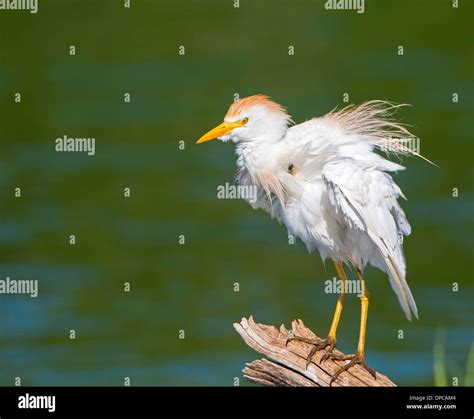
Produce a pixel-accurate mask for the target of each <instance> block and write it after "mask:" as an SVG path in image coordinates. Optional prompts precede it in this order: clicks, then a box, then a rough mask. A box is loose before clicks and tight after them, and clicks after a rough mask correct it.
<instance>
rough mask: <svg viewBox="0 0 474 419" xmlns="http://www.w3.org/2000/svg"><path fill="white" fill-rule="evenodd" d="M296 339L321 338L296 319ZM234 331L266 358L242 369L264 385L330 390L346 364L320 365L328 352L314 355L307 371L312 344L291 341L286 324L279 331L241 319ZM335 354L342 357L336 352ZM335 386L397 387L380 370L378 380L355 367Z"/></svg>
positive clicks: (246, 376)
mask: <svg viewBox="0 0 474 419" xmlns="http://www.w3.org/2000/svg"><path fill="white" fill-rule="evenodd" d="M291 325H292V332H293V335H294V336H302V337H306V338H309V339H320V338H318V336H316V335H315V334H314V333H313V332H312V331H311V330H310V329H308V328H307V327H306V326H305V325H304V323H303V322H302V321H301V320H293V322H292V324H291ZM234 328H235V330H236V331H237V332H238V333H239V335H240V336H241V337H242V339H243V340H244V342H245V343H246V344H247V345H248V346H250V347H251V348H252V349H254V350H255V351H257V352H259V353H261V354H263V355H265V356H266V357H267V358H263V359H257V360H255V361H252V362H250V363H248V364H246V366H245V368H244V369H243V373H244V377H245V378H247V379H248V380H250V381H252V382H254V383H257V384H262V385H264V386H289V387H328V386H329V382H330V380H331V377H332V375H333V374H334V373H335V372H336V371H337V369H338V368H339V367H340V366H341V365H344V362H346V361H335V360H326V361H324V362H323V363H321V364H320V363H319V360H320V359H321V356H322V355H324V353H325V350H321V351H318V352H316V353H315V354H314V356H313V359H312V362H311V364H310V365H309V366H308V369H306V368H305V367H306V357H307V355H308V353H309V351H310V350H311V345H309V344H307V343H305V342H301V341H296V340H293V341H290V342H289V343H288V345H286V341H287V338H288V336H289V334H288V333H289V332H288V330H287V329H286V328H285V326H284V325H281V326H280V328H279V329H277V328H276V327H275V326H268V325H265V324H260V323H256V322H255V321H254V319H253V317H252V316H250V317H249V318H248V319H246V318H242V320H241V321H240V323H234ZM334 353H336V354H342V352H340V351H339V350H337V349H335V350H334ZM332 386H333V387H394V386H396V384H395V383H393V382H392V381H391V380H390V379H389V378H388V377H387V376H385V375H384V374H382V373H380V372H378V371H377V379H376V380H375V379H374V378H373V377H372V376H371V375H370V373H369V372H368V371H366V370H365V369H364V368H362V367H361V366H360V365H355V366H354V367H352V368H351V369H350V370H349V371H345V372H343V373H342V374H341V375H340V376H339V377H338V378H337V379H336V380H335V381H334V382H333V383H332Z"/></svg>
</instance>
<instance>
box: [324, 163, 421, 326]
mask: <svg viewBox="0 0 474 419" xmlns="http://www.w3.org/2000/svg"><path fill="white" fill-rule="evenodd" d="M384 162H385V163H384ZM392 165H393V163H391V162H389V161H387V160H385V159H382V158H380V159H379V160H376V161H375V162H371V163H370V164H368V163H367V162H362V161H358V160H355V159H353V158H350V157H339V158H334V159H331V160H330V161H329V162H328V163H326V164H325V166H324V167H323V171H322V178H323V180H324V182H325V183H326V185H327V188H328V191H329V199H330V202H331V204H332V206H333V207H334V209H335V211H336V212H337V213H338V214H340V215H341V216H342V218H343V219H344V220H345V222H346V224H347V226H348V227H349V228H351V229H356V230H362V231H364V232H366V233H367V235H368V236H369V237H370V239H371V240H372V242H373V243H374V244H375V246H376V248H377V249H378V251H379V253H380V256H381V258H382V261H383V265H384V268H385V270H386V272H387V273H388V276H389V278H390V283H391V285H392V288H393V290H394V291H395V293H396V295H397V297H398V300H399V302H400V305H401V306H402V308H403V311H404V312H405V315H406V316H407V318H408V319H409V320H410V319H411V312H413V314H414V315H415V317H417V318H418V310H417V307H416V303H415V300H414V298H413V295H412V293H411V291H410V288H409V287H408V284H407V282H406V280H405V273H406V270H405V258H404V255H403V248H402V244H401V240H400V238H401V237H402V235H408V234H410V225H409V223H408V221H407V219H406V217H405V214H404V212H403V210H402V208H401V207H400V205H399V204H398V202H397V198H398V197H400V196H402V197H403V194H402V192H401V191H400V188H399V187H398V186H397V185H396V184H395V182H394V181H393V179H392V177H391V176H390V175H389V174H388V173H386V172H385V171H390V170H393V166H392ZM397 166H398V165H397ZM399 167H400V166H399ZM410 310H411V312H410Z"/></svg>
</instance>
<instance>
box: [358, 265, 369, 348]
mask: <svg viewBox="0 0 474 419" xmlns="http://www.w3.org/2000/svg"><path fill="white" fill-rule="evenodd" d="M357 275H358V276H359V281H360V282H361V285H362V297H360V330H359V342H358V343H357V353H358V354H359V355H362V356H364V354H365V351H364V347H365V333H366V330H367V314H368V312H369V292H368V291H367V288H366V286H365V281H364V277H363V276H362V273H361V272H359V271H357Z"/></svg>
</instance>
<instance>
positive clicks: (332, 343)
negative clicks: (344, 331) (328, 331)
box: [285, 336, 336, 369]
mask: <svg viewBox="0 0 474 419" xmlns="http://www.w3.org/2000/svg"><path fill="white" fill-rule="evenodd" d="M292 340H298V341H300V342H305V343H308V344H310V345H312V346H313V347H312V348H311V350H310V351H309V353H308V356H307V357H306V369H308V367H309V364H311V360H312V359H313V355H314V354H315V353H316V352H318V351H320V350H322V349H324V348H326V347H327V346H329V349H328V351H329V352H332V351H333V350H334V348H335V347H336V339H335V338H333V337H329V336H328V337H327V338H326V339H322V340H321V339H318V340H316V339H308V338H304V337H302V336H291V337H290V336H289V337H288V338H287V339H286V343H285V345H288V343H289V342H291V341H292ZM324 356H326V355H323V357H324ZM322 359H323V358H321V360H322ZM321 360H320V361H319V362H321Z"/></svg>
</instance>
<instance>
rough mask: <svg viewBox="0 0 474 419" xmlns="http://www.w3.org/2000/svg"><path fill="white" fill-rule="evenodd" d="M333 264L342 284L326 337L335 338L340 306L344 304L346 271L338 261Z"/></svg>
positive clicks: (340, 311) (339, 317)
mask: <svg viewBox="0 0 474 419" xmlns="http://www.w3.org/2000/svg"><path fill="white" fill-rule="evenodd" d="M334 266H335V267H336V271H337V274H338V275H339V279H340V280H341V281H342V283H343V284H344V287H343V289H342V292H341V294H340V295H339V299H338V300H337V303H336V309H335V310H334V316H333V317H332V323H331V327H330V328H329V334H328V337H329V338H331V339H334V340H335V339H336V332H337V326H338V325H339V320H340V319H341V313H342V307H343V306H344V300H345V298H346V293H345V284H346V281H347V277H346V273H345V272H344V267H343V266H342V263H340V262H334Z"/></svg>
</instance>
